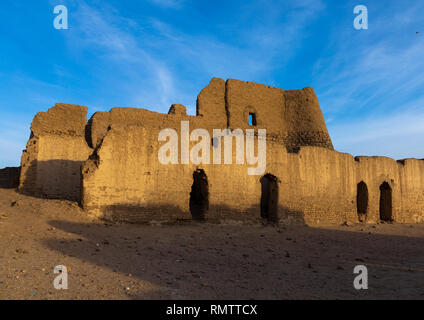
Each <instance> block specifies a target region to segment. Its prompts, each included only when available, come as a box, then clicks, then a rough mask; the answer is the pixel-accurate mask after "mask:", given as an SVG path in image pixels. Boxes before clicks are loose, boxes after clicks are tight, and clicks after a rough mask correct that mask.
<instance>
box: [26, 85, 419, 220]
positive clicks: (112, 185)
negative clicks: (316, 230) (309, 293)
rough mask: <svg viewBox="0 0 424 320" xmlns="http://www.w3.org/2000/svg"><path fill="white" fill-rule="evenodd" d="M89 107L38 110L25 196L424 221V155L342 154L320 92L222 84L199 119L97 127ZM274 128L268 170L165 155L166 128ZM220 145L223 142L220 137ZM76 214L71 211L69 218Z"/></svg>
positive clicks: (169, 213) (146, 207) (110, 209)
mask: <svg viewBox="0 0 424 320" xmlns="http://www.w3.org/2000/svg"><path fill="white" fill-rule="evenodd" d="M86 114H87V108H86V107H82V106H76V105H69V104H57V105H56V106H54V107H53V108H51V109H50V110H49V111H48V112H41V113H38V114H37V115H36V116H35V118H34V120H33V122H32V126H31V137H30V139H29V141H28V144H27V147H26V150H25V151H24V152H23V155H22V161H21V170H20V179H19V190H20V192H22V193H25V194H29V195H32V196H36V197H42V198H53V199H66V200H72V201H78V202H79V203H80V204H81V206H82V207H83V208H84V209H85V210H86V211H87V213H88V214H93V215H96V216H101V217H104V218H106V219H110V220H114V221H126V222H134V223H138V222H141V223H143V222H152V221H158V222H166V221H176V220H179V219H192V218H196V219H203V218H206V219H208V220H211V221H263V220H269V221H271V222H280V223H305V224H308V225H332V224H342V223H344V222H349V223H354V222H358V221H362V222H370V223H375V222H378V221H380V220H386V221H395V222H422V221H424V161H423V160H417V159H407V160H401V161H395V160H393V159H390V158H385V157H356V158H354V157H353V156H351V155H350V154H344V153H339V152H337V151H335V150H334V149H333V145H332V142H331V139H330V136H329V134H328V131H327V128H326V124H325V121H324V118H323V115H322V112H321V109H320V106H319V103H318V99H317V97H316V95H315V93H314V91H313V89H312V88H305V89H302V90H294V91H285V90H283V89H278V88H273V87H269V86H266V85H262V84H256V83H249V82H242V81H238V80H228V81H224V80H222V79H216V78H214V79H212V80H211V82H210V84H209V85H208V86H207V87H206V88H204V89H203V90H202V92H201V93H200V95H199V96H198V100H197V114H196V116H189V115H187V114H186V109H185V107H184V106H182V105H173V106H172V107H171V109H170V111H169V113H168V114H160V113H156V112H151V111H148V110H144V109H133V108H114V109H112V110H111V111H110V112H97V113H95V114H94V115H93V116H92V118H91V119H90V120H89V121H88V122H87V119H86ZM182 121H186V122H188V124H189V126H190V130H194V129H197V128H203V129H206V130H207V131H209V132H210V134H211V136H212V130H213V129H226V128H229V129H231V130H234V129H242V130H246V129H266V133H267V134H266V171H265V172H264V174H263V175H260V176H257V175H248V174H247V168H248V167H249V165H247V164H245V165H242V164H237V163H236V162H235V161H234V162H233V164H220V165H218V164H200V165H199V164H197V165H195V164H192V163H188V164H181V163H180V164H168V165H164V164H162V163H160V161H158V152H159V149H160V147H161V146H162V145H163V143H164V142H161V141H159V140H158V135H159V133H160V132H161V130H163V129H164V128H170V129H174V130H175V131H176V132H179V131H180V128H181V123H182ZM211 148H214V146H213V144H211ZM65 214H66V213H65Z"/></svg>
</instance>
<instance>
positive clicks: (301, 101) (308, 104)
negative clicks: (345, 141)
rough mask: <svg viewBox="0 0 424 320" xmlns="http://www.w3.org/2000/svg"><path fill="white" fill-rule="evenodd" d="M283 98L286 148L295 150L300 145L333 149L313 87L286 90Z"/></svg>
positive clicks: (290, 150)
mask: <svg viewBox="0 0 424 320" xmlns="http://www.w3.org/2000/svg"><path fill="white" fill-rule="evenodd" d="M284 98H285V109H284V123H285V124H286V127H287V131H286V136H285V139H284V143H285V145H286V147H287V150H289V152H296V151H297V150H298V149H299V147H302V146H316V147H323V148H327V149H330V150H333V143H332V142H331V138H330V135H329V134H328V130H327V126H326V124H325V121H324V116H323V115H322V111H321V108H320V105H319V102H318V98H317V96H316V94H315V92H314V89H312V88H309V87H308V88H305V89H302V90H292V91H286V92H285V93H284Z"/></svg>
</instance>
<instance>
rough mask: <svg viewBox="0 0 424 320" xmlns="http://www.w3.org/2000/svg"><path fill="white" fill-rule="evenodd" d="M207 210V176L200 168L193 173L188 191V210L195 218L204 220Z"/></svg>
mask: <svg viewBox="0 0 424 320" xmlns="http://www.w3.org/2000/svg"><path fill="white" fill-rule="evenodd" d="M208 210H209V184H208V177H207V176H206V173H205V171H204V170H202V169H198V170H196V171H194V173H193V185H192V187H191V192H190V212H191V216H192V217H193V219H195V220H205V218H206V213H207V212H208Z"/></svg>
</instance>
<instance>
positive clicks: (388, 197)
mask: <svg viewBox="0 0 424 320" xmlns="http://www.w3.org/2000/svg"><path fill="white" fill-rule="evenodd" d="M392 211H393V204H392V188H391V187H390V185H389V184H388V183H387V182H384V183H383V184H382V185H381V186H380V220H381V221H388V222H391V221H393V215H392V214H393V212H392Z"/></svg>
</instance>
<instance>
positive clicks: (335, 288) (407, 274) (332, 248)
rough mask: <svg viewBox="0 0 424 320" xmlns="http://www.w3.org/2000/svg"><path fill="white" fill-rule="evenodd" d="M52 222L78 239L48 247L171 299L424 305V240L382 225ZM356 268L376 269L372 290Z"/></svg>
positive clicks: (54, 242) (372, 272)
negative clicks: (358, 285) (359, 281)
mask: <svg viewBox="0 0 424 320" xmlns="http://www.w3.org/2000/svg"><path fill="white" fill-rule="evenodd" d="M49 223H50V225H51V226H52V227H55V228H56V229H60V230H63V231H65V232H68V233H72V234H76V235H78V237H80V238H79V239H78V240H75V241H74V240H73V241H59V240H46V241H45V243H44V244H45V245H46V246H47V247H48V248H50V249H52V250H55V251H57V252H60V253H63V254H66V255H70V256H73V257H76V258H78V259H80V260H83V261H89V262H92V263H94V264H96V265H98V266H101V267H104V268H109V269H111V270H114V271H116V272H119V273H122V274H131V275H132V276H133V277H137V278H138V279H140V280H144V281H149V282H151V283H154V284H156V285H158V286H160V287H162V288H166V290H167V292H168V293H169V295H168V298H170V299H423V298H424V289H423V288H424V255H423V253H424V251H423V248H424V239H423V238H418V237H416V238H414V237H407V236H393V235H382V234H375V233H371V231H373V230H374V229H373V228H377V227H372V226H363V229H362V230H355V231H350V230H349V228H346V231H345V230H335V229H315V228H308V227H301V226H299V227H292V228H287V229H284V228H276V227H263V226H259V225H255V226H239V225H213V224H209V223H196V222H188V223H187V225H176V226H157V227H153V226H133V225H115V224H108V223H105V224H81V223H71V222H66V221H58V220H54V221H50V222H49ZM384 227H385V226H378V228H384ZM405 228H406V227H405ZM356 265H366V266H368V271H369V287H370V288H369V290H367V291H356V290H354V288H353V279H354V275H353V269H354V267H355V266H356ZM131 298H134V299H145V298H148V297H146V296H131Z"/></svg>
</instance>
